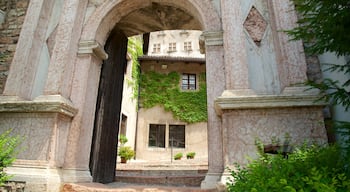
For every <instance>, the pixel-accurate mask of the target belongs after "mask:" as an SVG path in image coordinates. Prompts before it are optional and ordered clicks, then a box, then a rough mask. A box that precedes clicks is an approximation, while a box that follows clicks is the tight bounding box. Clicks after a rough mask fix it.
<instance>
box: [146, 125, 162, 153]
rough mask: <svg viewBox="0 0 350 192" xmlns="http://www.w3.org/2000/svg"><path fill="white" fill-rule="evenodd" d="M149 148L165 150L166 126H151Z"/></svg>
mask: <svg viewBox="0 0 350 192" xmlns="http://www.w3.org/2000/svg"><path fill="white" fill-rule="evenodd" d="M148 146H149V147H162V148H165V125H164V124H150V125H149V136H148Z"/></svg>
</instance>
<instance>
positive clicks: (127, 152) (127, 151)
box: [118, 146, 135, 160]
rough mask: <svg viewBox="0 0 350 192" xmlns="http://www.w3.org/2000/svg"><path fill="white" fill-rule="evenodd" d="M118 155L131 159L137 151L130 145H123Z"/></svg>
mask: <svg viewBox="0 0 350 192" xmlns="http://www.w3.org/2000/svg"><path fill="white" fill-rule="evenodd" d="M118 155H119V156H120V157H122V158H125V159H126V160H130V159H131V158H133V157H134V155H135V152H134V150H132V149H131V147H129V146H122V147H120V148H119V151H118Z"/></svg>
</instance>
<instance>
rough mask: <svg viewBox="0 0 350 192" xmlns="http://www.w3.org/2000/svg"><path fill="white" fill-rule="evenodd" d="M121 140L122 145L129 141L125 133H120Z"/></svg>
mask: <svg viewBox="0 0 350 192" xmlns="http://www.w3.org/2000/svg"><path fill="white" fill-rule="evenodd" d="M119 142H120V145H121V146H124V144H125V143H126V142H128V138H127V137H126V136H125V135H123V134H120V135H119Z"/></svg>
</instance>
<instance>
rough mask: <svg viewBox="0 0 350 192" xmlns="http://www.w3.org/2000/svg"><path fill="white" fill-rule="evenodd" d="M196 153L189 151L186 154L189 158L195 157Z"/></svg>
mask: <svg viewBox="0 0 350 192" xmlns="http://www.w3.org/2000/svg"><path fill="white" fill-rule="evenodd" d="M195 155H196V153H195V152H188V153H187V154H186V157H187V159H193V158H194V156H195Z"/></svg>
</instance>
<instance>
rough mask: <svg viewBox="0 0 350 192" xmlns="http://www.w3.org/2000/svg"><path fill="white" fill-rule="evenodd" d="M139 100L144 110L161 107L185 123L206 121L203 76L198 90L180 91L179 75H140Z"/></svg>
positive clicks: (205, 95) (174, 73)
mask: <svg viewBox="0 0 350 192" xmlns="http://www.w3.org/2000/svg"><path fill="white" fill-rule="evenodd" d="M141 79H142V81H141V92H140V99H141V102H142V104H143V107H145V108H151V107H154V106H156V105H162V106H163V107H164V108H165V110H167V111H171V112H172V113H173V115H174V117H176V118H178V119H180V120H182V121H184V122H187V123H197V122H204V121H207V94H206V84H205V74H204V73H203V74H201V75H200V78H199V90H197V91H181V90H180V86H179V82H180V75H179V74H178V73H176V72H171V73H169V74H161V73H157V72H154V71H152V72H147V73H144V74H142V75H141Z"/></svg>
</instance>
